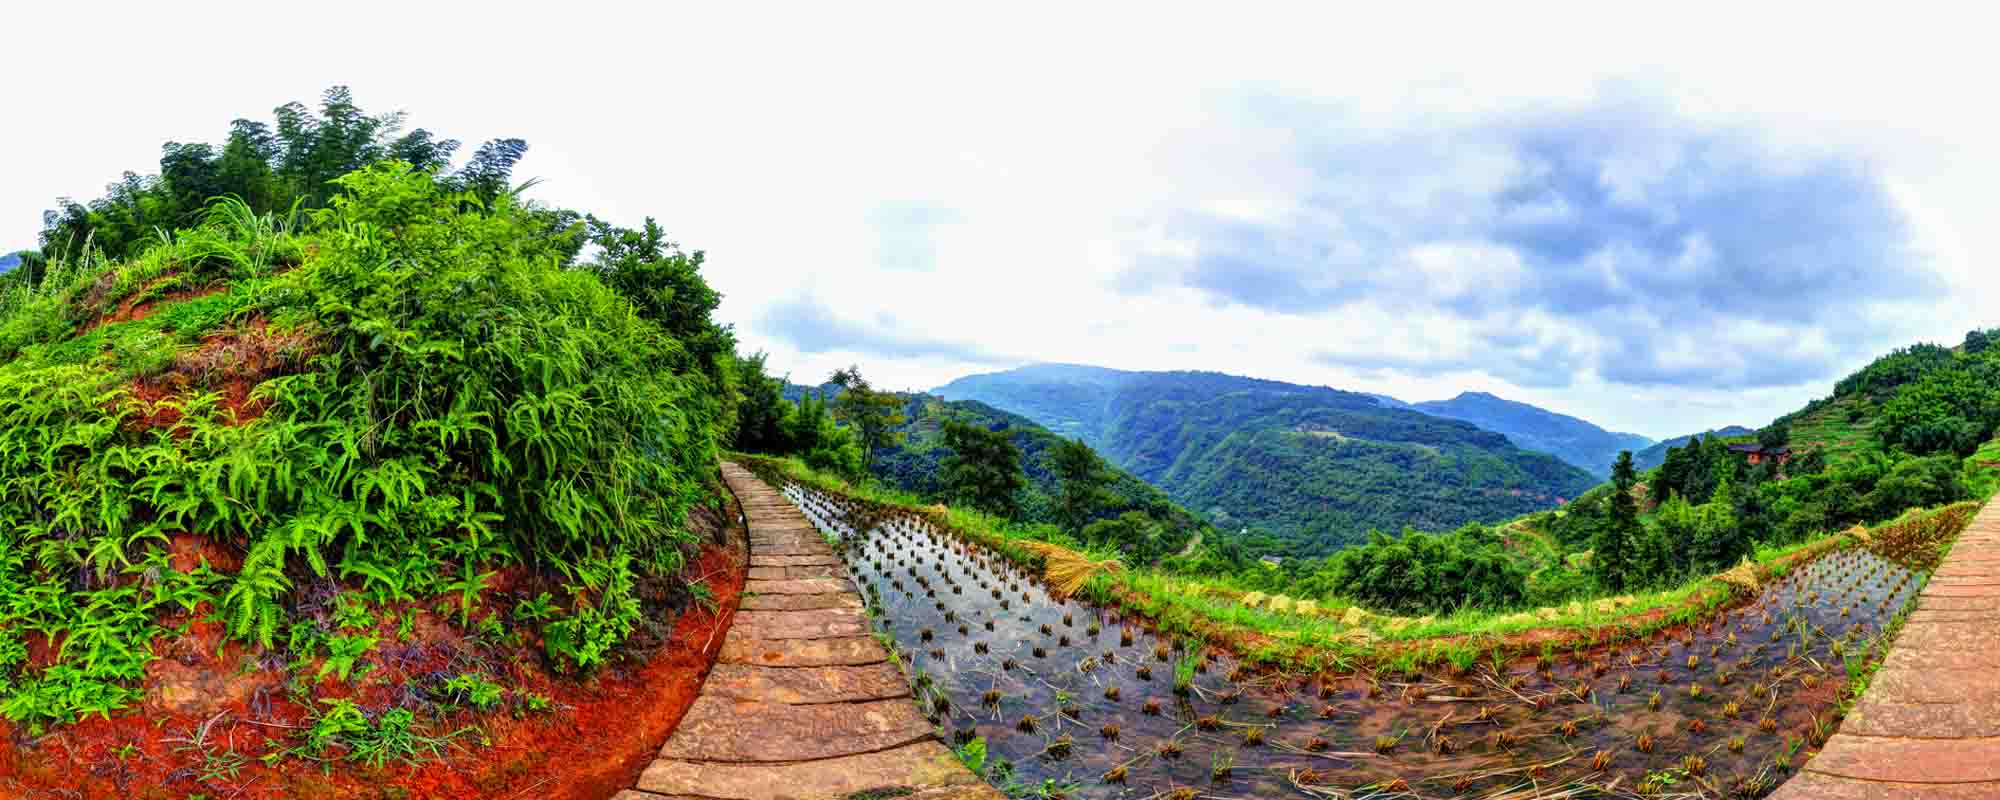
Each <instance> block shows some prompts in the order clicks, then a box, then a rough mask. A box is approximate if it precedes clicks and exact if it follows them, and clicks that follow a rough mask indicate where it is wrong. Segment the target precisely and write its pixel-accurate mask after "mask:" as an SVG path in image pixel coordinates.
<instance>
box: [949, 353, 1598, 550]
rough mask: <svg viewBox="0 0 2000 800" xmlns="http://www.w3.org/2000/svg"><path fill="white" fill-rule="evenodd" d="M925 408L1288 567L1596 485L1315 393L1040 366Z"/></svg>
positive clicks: (1564, 470)
mask: <svg viewBox="0 0 2000 800" xmlns="http://www.w3.org/2000/svg"><path fill="white" fill-rule="evenodd" d="M935 393H936V394H938V395H939V396H941V397H944V398H946V399H954V400H958V399H969V400H978V401H980V402H982V403H986V404H988V405H991V406H993V407H995V408H998V409H1001V410H1005V411H1009V412H1012V413H1015V414H1020V415H1021V416H1023V417H1026V418H1028V419H1031V420H1033V421H1035V422H1038V423H1040V424H1042V425H1043V426H1044V427H1047V428H1048V429H1050V430H1052V431H1055V432H1057V433H1061V434H1064V435H1073V436H1077V437H1079V438H1081V439H1083V440H1084V441H1085V442H1087V443H1089V444H1090V445H1091V446H1092V447H1094V448H1096V449H1097V450H1098V451H1099V452H1101V453H1103V454H1104V456H1105V458H1106V459H1107V460H1109V461H1110V462H1111V463H1113V464H1116V465H1118V466H1120V467H1123V468H1125V469H1127V470H1129V471H1131V472H1132V474H1134V475H1136V476H1137V477H1139V478H1141V479H1143V480H1145V481H1147V482H1149V483H1151V484H1153V485H1155V486H1158V487H1160V488H1162V489H1164V490H1166V493H1167V494H1168V495H1169V496H1170V497H1172V498H1173V499H1175V500H1177V501H1179V502H1180V503H1182V504H1183V505H1186V506H1188V507H1190V508H1192V509H1195V510H1196V511H1199V512H1202V513H1204V514H1205V515H1206V516H1207V517H1208V518H1209V519H1210V520H1211V521H1213V522H1214V523H1216V524H1217V526H1218V527H1224V528H1231V529H1234V528H1239V527H1240V528H1246V529H1258V530H1261V531H1264V532H1267V533H1269V534H1271V535H1272V536H1275V537H1276V538H1278V539H1279V540H1280V541H1282V542H1284V549H1285V551H1286V552H1287V553H1288V554H1290V555H1296V556H1318V555H1325V554H1326V553H1328V552H1331V551H1334V550H1337V549H1339V548H1341V547H1344V546H1346V545H1349V544H1353V543H1356V542H1359V541H1362V540H1363V539H1364V538H1365V536H1366V534H1367V532H1368V531H1369V530H1371V529H1375V530H1385V531H1399V530H1401V529H1403V528H1405V527H1415V528H1418V529H1426V530H1440V529H1450V528H1456V527H1458V526H1460V525H1462V524H1464V523H1467V522H1473V521H1496V520H1502V519H1507V518H1511V517H1515V516H1519V515H1521V514H1525V513H1529V512H1533V511H1538V510H1543V509H1547V508H1550V507H1553V506H1555V505H1558V504H1560V503H1561V502H1563V501H1564V500H1566V499H1567V498H1569V497H1573V496H1575V495H1576V494H1578V493H1581V492H1583V491H1585V490H1587V489H1588V488H1589V487H1590V486H1591V485H1592V484H1594V483H1595V480H1594V479H1593V478H1592V477H1591V476H1590V475H1589V474H1588V473H1585V472H1584V471H1582V470H1580V469H1578V468H1576V467H1574V466H1572V465H1570V464H1567V463H1564V462H1563V461H1562V460H1561V459H1559V458H1557V457H1555V456H1551V455H1547V454H1543V453H1534V452H1529V451H1527V450H1524V449H1522V448H1520V447H1517V446H1516V445H1514V444H1513V443H1511V442H1509V441H1508V439H1507V438H1506V437H1505V436H1503V435H1501V434H1498V433H1494V432H1492V431H1487V430H1481V429H1480V428H1479V427H1478V426H1476V425H1473V424H1471V423H1468V422H1462V421H1458V420H1451V419H1445V418H1442V417H1436V416H1432V415H1429V414H1424V413H1421V412H1417V411H1412V410H1407V409H1399V408H1391V407H1388V406H1387V405H1385V404H1384V402H1382V401H1380V400H1378V399H1377V398H1376V397H1374V396H1371V395H1366V394H1360V393H1356V392H1346V391H1341V390H1337V389H1333V388H1329V387H1312V386H1301V385H1297V384H1290V383H1284V382H1280V381H1270V380H1261V379H1255V378H1244V377H1238V376H1232V375H1224V374H1220V373H1213V372H1127V371H1122V370H1113V369H1106V368H1101V367H1086V366H1078V365H1068V364H1045V365H1035V366H1030V367H1023V368H1020V369H1016V370H1010V371H1007V372H1000V373H992V374H986V375H974V376H968V377H965V378H960V379H958V380H955V381H953V382H951V383H949V384H946V385H945V386H942V387H939V388H938V389H936V390H935Z"/></svg>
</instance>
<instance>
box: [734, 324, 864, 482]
mask: <svg viewBox="0 0 2000 800" xmlns="http://www.w3.org/2000/svg"><path fill="white" fill-rule="evenodd" d="M765 360H766V359H765V356H764V354H763V353H756V354H752V355H750V356H748V357H746V358H743V359H740V360H739V361H738V362H737V367H736V369H735V372H736V375H737V378H738V380H739V381H740V382H741V385H740V391H741V392H742V398H743V399H742V402H741V404H740V405H739V406H738V412H737V413H738V418H737V425H736V432H735V437H734V438H733V439H732V441H731V447H733V448H734V449H736V450H740V451H743V452H748V453H763V454H769V455H797V456H799V458H801V459H802V460H804V461H805V463H806V464H807V466H810V467H812V468H813V469H818V470H826V471H828V472H833V473H836V474H839V475H849V476H852V475H859V474H861V471H862V455H861V443H860V442H859V441H857V440H856V439H855V437H854V436H853V435H852V434H851V433H850V432H849V431H848V430H847V429H845V428H842V427H840V426H839V424H838V423H836V422H835V421H834V419H833V414H832V412H830V411H829V410H828V409H827V404H826V401H824V400H822V399H820V397H819V396H818V395H816V394H810V393H808V394H801V395H800V396H799V397H798V399H797V400H796V401H794V400H791V399H788V398H787V397H786V393H787V392H786V390H787V389H788V388H789V387H790V386H791V384H790V383H789V382H788V381H787V380H786V379H785V378H783V377H774V376H772V375H771V374H769V373H768V372H767V371H766V369H767V367H766V364H765Z"/></svg>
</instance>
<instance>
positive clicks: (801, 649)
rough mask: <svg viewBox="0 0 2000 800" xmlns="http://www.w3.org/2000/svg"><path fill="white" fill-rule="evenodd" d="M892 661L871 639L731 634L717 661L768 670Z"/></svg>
mask: <svg viewBox="0 0 2000 800" xmlns="http://www.w3.org/2000/svg"><path fill="white" fill-rule="evenodd" d="M887 660H889V651H887V650H883V649H882V645H881V643H880V642H877V641H875V640H874V639H873V638H871V637H866V636H856V637H851V638H846V639H780V640H776V641H772V640H767V639H752V638H749V637H744V636H736V635H734V634H731V635H730V636H729V638H727V639H725V640H724V641H723V643H722V652H721V653H720V654H718V655H717V656H716V661H718V662H720V663H724V664H758V665H762V666H766V667H824V666H832V665H839V664H845V665H849V666H856V665H861V664H879V663H881V662H883V661H887Z"/></svg>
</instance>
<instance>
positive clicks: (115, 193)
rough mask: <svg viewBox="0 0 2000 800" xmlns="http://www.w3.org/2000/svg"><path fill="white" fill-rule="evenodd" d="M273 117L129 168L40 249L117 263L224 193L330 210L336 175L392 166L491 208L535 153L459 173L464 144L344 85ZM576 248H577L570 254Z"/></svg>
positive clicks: (515, 145)
mask: <svg viewBox="0 0 2000 800" xmlns="http://www.w3.org/2000/svg"><path fill="white" fill-rule="evenodd" d="M272 114H273V117H274V119H273V121H272V122H271V123H270V124H265V123H262V122H255V121H252V120H247V119H239V120H236V121H235V122H232V123H230V127H229V138H228V141H227V142H226V143H224V144H223V145H222V146H221V147H219V148H218V147H216V146H215V145H210V144H199V143H197V144H183V143H179V142H168V143H166V144H165V145H164V146H162V147H161V153H160V171H159V173H158V174H156V175H138V174H135V173H131V172H127V173H125V174H124V176H123V177H121V178H120V179H119V180H118V181H117V182H115V183H112V184H110V185H108V186H106V187H105V195H104V196H103V197H101V198H98V199H96V200H93V201H90V202H88V203H78V202H76V201H74V200H70V199H68V198H64V199H62V200H60V201H58V202H57V207H56V209H55V210H53V211H50V212H48V214H47V215H46V216H45V217H44V224H43V228H42V234H41V245H42V252H44V253H47V254H50V255H51V256H55V255H57V254H70V255H72V256H77V255H81V254H82V252H83V251H84V250H85V249H89V250H92V251H94V252H96V253H99V254H101V255H103V256H104V257H106V258H109V259H113V260H120V259H125V258H128V257H132V256H137V255H139V254H140V253H141V252H142V251H144V250H146V249H147V248H150V247H151V246H152V245H153V244H154V241H155V237H156V236H157V235H158V232H159V231H176V230H182V229H187V228H194V227H197V226H199V225H200V223H201V221H202V219H203V218H204V216H205V215H206V213H207V211H206V209H207V208H208V204H209V201H210V200H211V199H213V198H217V197H235V198H237V199H239V200H241V201H242V202H243V203H244V204H245V205H246V206H248V207H249V208H250V210H251V211H253V212H255V213H257V214H266V213H285V212H288V211H293V210H297V209H305V210H313V209H320V208H326V207H327V206H328V205H329V204H330V203H332V201H333V199H334V198H335V197H337V196H339V195H340V193H341V192H340V189H339V188H338V187H337V185H336V183H335V179H337V178H339V177H341V176H343V175H346V174H348V173H350V172H353V171H355V170H358V169H361V168H363V167H367V166H369V165H371V164H379V163H385V162H390V161H396V162H400V163H404V164H408V165H410V166H411V167H412V168H413V169H415V170H417V171H420V172H424V173H427V174H432V175H435V176H436V178H437V180H438V183H439V184H440V187H441V188H442V190H443V191H444V192H445V193H446V194H451V195H461V194H462V195H468V197H466V200H467V202H469V203H475V204H479V205H491V204H492V203H493V202H494V200H495V199H496V198H498V197H499V196H500V195H501V194H504V193H506V192H507V191H508V190H509V189H510V188H511V186H510V184H509V183H508V181H509V179H510V177H511V174H512V172H513V169H514V165H515V164H516V163H517V162H519V161H520V159H521V157H522V156H523V155H525V154H526V153H527V150H528V144H527V142H524V141H522V140H520V139H493V140H490V141H487V142H486V143H485V144H483V145H480V147H479V148H478V150H477V151H476V152H475V153H474V154H473V156H472V158H471V160H470V161H469V162H467V163H466V164H465V166H463V167H460V168H458V169H456V170H452V169H450V164H451V159H452V156H453V155H454V154H455V153H456V152H457V151H458V148H459V142H458V141H457V140H454V139H441V138H438V137H437V136H436V135H435V134H433V133H431V132H430V131H427V130H424V129H422V128H418V129H416V130H412V131H409V132H407V133H405V132H403V130H402V129H403V124H404V119H405V116H404V115H403V114H402V113H393V114H380V115H374V116H370V115H369V114H367V113H366V112H364V111H362V110H361V108H360V107H359V106H357V105H355V102H354V96H353V94H352V93H350V92H349V91H348V90H347V87H344V86H335V87H333V88H331V89H328V90H326V93H325V94H324V95H322V96H321V98H320V107H319V112H318V113H317V114H315V113H313V111H312V110H310V109H308V108H307V107H306V106H305V105H304V104H301V103H287V104H285V105H283V106H280V107H278V108H277V109H276V110H275V111H273V112H272ZM569 221H575V218H574V215H572V216H571V219H570V220H569ZM564 224H565V225H566V224H567V222H565V223H564ZM558 227H560V226H558ZM572 244H573V245H575V246H576V247H580V246H581V244H582V243H581V242H580V241H578V242H573V243H572ZM576 252H577V251H576V249H574V247H572V248H571V249H569V250H568V251H567V253H566V255H567V256H568V257H574V256H575V255H576ZM37 280H38V279H37Z"/></svg>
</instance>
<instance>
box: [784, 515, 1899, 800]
mask: <svg viewBox="0 0 2000 800" xmlns="http://www.w3.org/2000/svg"><path fill="white" fill-rule="evenodd" d="M786 494H787V496H789V497H790V498H791V499H793V500H794V501H795V502H797V503H799V504H800V506H801V507H802V508H803V509H804V510H805V511H806V514H807V516H808V517H810V518H811V519H813V521H814V522H815V523H816V524H817V525H819V526H820V528H821V529H822V530H823V531H826V532H829V533H832V534H834V535H836V536H838V537H840V539H841V541H842V551H843V556H844V558H845V559H846V561H847V563H848V567H849V570H850V572H851V573H852V574H853V576H854V577H855V579H856V581H857V583H858V584H859V585H860V586H861V588H862V593H863V595H864V596H865V597H867V598H868V599H869V602H870V603H871V605H872V606H874V607H875V608H876V609H877V610H878V612H879V614H878V616H877V621H876V625H877V630H878V631H881V632H883V633H885V634H887V635H889V636H891V637H893V638H894V640H895V642H896V644H897V646H898V648H899V649H900V650H901V651H902V653H903V654H904V656H905V658H906V660H907V661H908V663H909V664H910V673H911V676H912V680H913V682H914V683H915V685H916V689H917V696H918V697H919V701H920V702H921V703H923V705H924V707H925V709H926V710H927V711H929V712H930V713H931V715H932V718H933V720H934V721H935V722H936V723H937V724H938V726H939V731H940V734H941V735H942V736H944V737H946V738H947V739H951V740H955V741H965V740H967V739H970V738H972V737H979V738H982V739H984V741H985V743H986V746H987V751H988V764H987V772H988V777H989V779H990V780H992V781H993V782H994V783H995V784H996V785H1000V786H1002V787H1007V786H1010V785H1013V786H1018V787H1021V788H1023V789H1025V790H1027V792H1028V793H1031V794H1037V795H1043V796H1055V795H1062V796H1069V797H1134V798H1137V797H1152V796H1155V795H1161V794H1169V795H1171V794H1173V793H1175V792H1176V790H1181V789H1189V790H1193V791H1196V792H1198V793H1200V794H1201V795H1203V796H1230V797H1284V796H1298V797H1305V796H1312V795H1313V794H1314V792H1312V791H1309V790H1311V789H1319V790H1322V791H1321V792H1319V793H1318V794H1320V795H1321V796H1329V795H1335V794H1336V793H1345V792H1356V793H1357V794H1359V795H1362V796H1365V795H1367V794H1369V793H1378V794H1380V795H1382V796H1389V795H1399V796H1421V797H1478V796H1483V795H1492V794H1498V793H1503V792H1507V791H1510V790H1512V791H1523V790H1526V791H1546V792H1555V791H1560V790H1561V789H1563V788H1573V787H1577V786H1580V785H1584V784H1592V785H1616V786H1618V787H1620V788H1623V789H1627V790H1631V789H1635V788H1638V787H1639V785H1640V784H1642V783H1644V782H1647V781H1649V780H1651V781H1653V782H1654V783H1655V785H1656V786H1659V787H1661V788H1670V789H1672V790H1674V791H1677V792H1694V791H1703V792H1706V793H1709V794H1712V795H1718V796H1719V795H1724V794H1728V795H1742V796H1757V795H1760V794H1762V793H1764V792H1767V791H1769V790H1770V789H1771V788H1773V787H1775V786H1776V785H1777V784H1778V783H1781V782H1783V780H1784V779H1785V778H1786V777H1788V776H1789V774H1790V773H1789V770H1790V769H1793V768H1796V767H1797V766H1798V765H1800V764H1803V763H1804V761H1805V760H1806V757H1807V750H1808V749H1809V748H1810V747H1812V746H1813V745H1814V744H1816V743H1817V742H1818V741H1820V737H1823V736H1825V735H1830V734H1831V729H1832V724H1833V719H1832V713H1833V710H1834V707H1835V705H1836V704H1837V701H1838V699H1839V697H1840V693H1841V692H1842V691H1843V690H1844V684H1845V682H1846V668H1845V664H1844V662H1845V661H1846V660H1847V659H1848V658H1851V657H1858V656H1861V655H1863V654H1865V653H1866V652H1868V651H1869V650H1870V648H1871V646H1873V645H1874V643H1875V635H1876V634H1877V632H1879V631H1880V629H1881V627H1882V625H1883V624H1884V623H1885V622H1887V621H1888V620H1889V619H1890V618H1891V617H1893V616H1894V614H1895V613H1896V612H1897V611H1899V610H1901V609H1902V608H1904V607H1905V606H1906V605H1907V604H1909V603H1911V602H1912V601H1914V599H1915V597H1916V593H1917V591H1918V589H1919V587H1920V586H1921V585H1922V575H1921V574H1919V573H1916V572H1914V571H1912V570H1909V569H1906V568H1904V567H1901V566H1898V565H1897V564H1895V563H1892V562H1890V561H1887V560H1884V559H1882V558H1880V557H1878V556H1876V555H1874V554H1871V553H1869V552H1866V551H1862V550H1848V551H1842V552H1836V553H1831V554H1828V555H1826V556H1823V557H1821V558H1819V559H1817V560H1815V561H1813V562H1811V563H1809V564H1806V565H1803V566H1801V567H1799V568H1798V569H1795V570H1794V571H1793V572H1792V573H1791V574H1789V575H1788V576H1786V577H1785V578H1783V579H1781V580H1778V581H1776V582H1773V583H1771V584H1768V585H1766V586H1765V587H1764V588H1763V589H1762V590H1761V591H1760V592H1759V593H1758V594H1757V596H1756V597H1755V598H1753V599H1752V600H1750V601H1749V602H1748V603H1746V604H1744V605H1741V606H1737V607H1734V608H1731V609H1730V610H1728V611H1726V612H1723V613H1720V614H1718V615H1717V616H1716V617H1714V618H1713V619H1712V621H1711V622H1709V623H1705V624H1704V625H1702V626H1699V627H1696V628H1693V629H1675V630H1670V631H1663V632H1661V633H1660V634H1657V635H1655V636H1653V637H1652V638H1650V639H1648V640H1645V641H1640V642H1631V643H1626V644H1624V645H1622V646H1618V647H1601V648H1596V649H1592V650H1578V651H1573V652H1572V651H1567V650H1565V651H1555V652H1550V653H1546V654H1544V655H1543V656H1540V657H1535V656H1530V657H1524V658H1515V659H1509V660H1503V661H1500V662H1498V663H1495V662H1494V661H1492V660H1490V659H1489V658H1482V659H1481V660H1480V662H1479V663H1477V664H1475V665H1471V666H1469V667H1468V668H1464V669H1459V668H1444V669H1437V670H1433V671H1431V672H1429V673H1426V674H1422V675H1365V674H1363V675H1352V674H1351V675H1323V676H1322V675H1304V676H1299V675H1293V676H1284V675H1272V674H1253V673H1252V672H1251V671H1250V670H1247V669H1246V670H1239V669H1238V667H1237V664H1236V663H1235V661H1234V660H1232V659H1231V658H1230V657H1228V656H1226V655H1219V654H1216V653H1212V652H1200V651H1199V649H1198V647H1197V646H1194V645H1192V644H1190V643H1184V642H1181V641H1176V640H1174V639H1172V638H1167V637H1162V636H1159V635H1156V634H1155V633H1154V632H1153V631H1151V630H1148V629H1147V628H1145V627H1144V626H1143V625H1142V624H1140V623H1139V621H1138V620H1132V619H1123V618H1121V617H1120V615H1119V612H1118V611H1117V610H1115V609H1104V608H1096V607H1092V606H1089V605H1086V604H1084V603H1082V602H1080V601H1076V600H1069V601H1065V600H1061V599H1057V598H1054V597H1052V596H1050V594H1049V592H1048V591H1047V589H1046V588H1045V587H1044V586H1042V585H1041V584H1040V582H1039V581H1038V580H1036V579H1035V578H1034V576H1031V575H1029V574H1027V573H1026V572H1024V571H1022V570H1020V569H1018V568H1016V567H1014V566H1013V565H1011V564H1009V563H1008V562H1006V561H1005V560H1004V559H1002V558H1000V557H998V556H995V555H992V554H989V553H987V552H985V551H984V550H982V549H980V548H978V547H977V546H974V545H970V544H968V543H966V542H964V541H963V540H960V539H958V538H957V537H955V536H950V535H948V534H943V533H941V532H939V531H937V530H935V529H933V528H932V527H931V526H930V525H928V524H927V523H925V522H922V521H921V520H918V519H915V518H911V517H908V516H870V515H865V514H863V513H862V512H860V511H858V510H856V509H855V508H854V507H851V506H850V505H848V504H847V503H846V502H844V501H842V500H840V499H838V498H835V497H832V496H828V495H824V494H820V493H816V492H813V491H811V490H808V489H803V488H800V487H789V488H787V490H786ZM1857 661H1858V658H1857ZM1177 672H1179V673H1182V674H1187V675H1190V676H1191V680H1189V681H1187V682H1186V684H1185V685H1184V686H1183V687H1179V688H1177V683H1179V682H1178V681H1177V680H1176V674H1177ZM1327 790H1333V791H1327Z"/></svg>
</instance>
